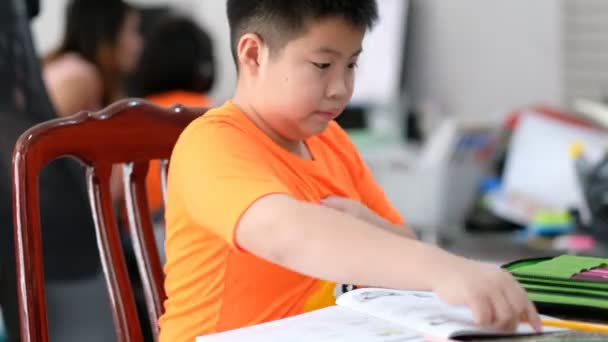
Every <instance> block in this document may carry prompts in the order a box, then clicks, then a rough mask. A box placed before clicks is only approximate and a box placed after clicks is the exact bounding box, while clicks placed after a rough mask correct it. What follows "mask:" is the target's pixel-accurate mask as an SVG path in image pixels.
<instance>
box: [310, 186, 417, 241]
mask: <svg viewBox="0 0 608 342" xmlns="http://www.w3.org/2000/svg"><path fill="white" fill-rule="evenodd" d="M321 205H324V206H326V207H329V208H333V209H336V210H338V211H342V212H344V213H347V214H350V215H352V216H354V217H357V218H359V219H361V220H363V221H366V222H368V223H371V224H373V225H374V226H377V227H379V228H382V229H384V230H387V231H390V232H392V233H395V234H398V235H401V236H405V237H408V238H412V239H415V238H416V234H415V233H414V232H413V231H412V230H411V229H410V228H408V227H407V226H406V225H405V224H403V223H401V224H394V223H392V222H390V221H388V220H387V219H385V218H384V217H382V216H380V215H378V214H376V213H375V212H374V211H373V210H371V209H370V208H368V207H367V206H365V204H363V203H361V202H359V201H355V200H352V199H350V198H346V197H340V196H329V197H327V198H325V199H323V200H321Z"/></svg>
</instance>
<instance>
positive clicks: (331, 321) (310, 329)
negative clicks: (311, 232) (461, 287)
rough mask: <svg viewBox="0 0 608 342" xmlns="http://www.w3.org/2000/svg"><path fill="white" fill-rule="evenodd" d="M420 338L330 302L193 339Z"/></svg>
mask: <svg viewBox="0 0 608 342" xmlns="http://www.w3.org/2000/svg"><path fill="white" fill-rule="evenodd" d="M239 341H247V342H262V341H263V342H273V341H276V342H284V341H290V342H300V341H302V342H304V341H307V342H308V341H320V342H324V341H327V342H351V341H353V342H364V341H365V342H367V341H369V342H422V341H424V339H423V337H422V335H420V334H418V333H416V332H414V331H411V330H409V329H407V328H405V327H403V326H400V325H397V324H394V323H390V322H387V321H384V320H381V319H378V318H374V317H371V316H369V315H366V314H362V313H359V312H357V311H353V310H350V309H348V308H343V307H338V306H332V307H328V308H325V309H321V310H317V311H312V312H309V313H305V314H302V315H298V316H293V317H289V318H285V319H282V320H278V321H273V322H268V323H264V324H259V325H255V326H251V327H247V328H242V329H237V330H232V331H227V332H223V333H219V334H212V335H207V336H202V337H198V338H197V339H196V342H239Z"/></svg>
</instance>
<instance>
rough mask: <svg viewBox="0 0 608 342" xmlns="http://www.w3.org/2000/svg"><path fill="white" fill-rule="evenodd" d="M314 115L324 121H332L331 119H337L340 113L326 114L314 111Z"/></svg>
mask: <svg viewBox="0 0 608 342" xmlns="http://www.w3.org/2000/svg"><path fill="white" fill-rule="evenodd" d="M315 114H316V115H318V116H320V117H322V118H324V119H327V120H333V119H335V118H337V117H338V116H339V115H340V112H338V111H329V112H326V111H316V112H315Z"/></svg>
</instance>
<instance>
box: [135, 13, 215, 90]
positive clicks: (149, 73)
mask: <svg viewBox="0 0 608 342" xmlns="http://www.w3.org/2000/svg"><path fill="white" fill-rule="evenodd" d="M138 75H139V77H140V79H141V83H142V84H141V85H142V91H143V95H144V96H148V95H151V94H155V93H162V92H166V91H171V90H188V91H194V92H200V93H207V92H209V91H210V90H211V88H212V87H213V83H214V80H215V63H214V56H213V42H212V40H211V37H210V36H209V34H207V32H205V31H204V30H203V29H201V28H200V27H199V26H198V25H197V24H196V23H195V22H194V21H193V20H191V19H189V18H186V17H181V16H176V15H170V16H168V17H166V18H164V19H163V20H162V21H160V22H159V23H158V24H157V25H156V26H155V27H154V28H153V29H152V31H151V32H150V34H149V35H148V36H147V37H146V41H145V46H144V50H143V52H142V56H141V59H140V62H139V71H138Z"/></svg>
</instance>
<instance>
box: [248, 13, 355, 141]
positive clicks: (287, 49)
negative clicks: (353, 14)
mask: <svg viewBox="0 0 608 342" xmlns="http://www.w3.org/2000/svg"><path fill="white" fill-rule="evenodd" d="M364 34H365V31H364V30H359V29H356V28H355V27H353V26H352V25H350V24H349V23H347V22H346V21H344V20H343V19H341V18H328V19H322V20H319V21H315V22H313V23H311V24H309V25H308V30H307V32H306V33H305V34H303V35H301V36H299V37H298V38H295V39H293V40H291V41H289V42H288V43H287V44H286V45H285V46H284V47H283V48H282V49H281V50H280V51H275V52H273V54H272V55H271V54H270V51H269V49H268V47H267V46H264V47H263V48H262V49H261V51H260V58H259V61H260V62H259V69H258V70H257V72H256V73H255V74H254V76H253V84H254V90H253V92H255V96H253V101H252V105H253V106H254V109H255V110H256V112H257V113H258V115H260V116H261V117H262V119H263V120H264V121H265V122H266V124H267V125H268V126H270V128H272V129H273V130H274V131H275V132H276V133H277V134H279V135H281V136H282V137H283V138H285V139H289V140H292V141H296V140H302V139H306V138H308V137H310V136H313V135H316V134H319V133H321V132H322V131H323V130H324V129H325V128H326V127H327V125H328V123H329V121H331V120H332V119H335V118H336V117H337V116H338V115H339V114H340V113H341V112H342V111H343V110H344V107H345V106H346V104H347V103H348V101H349V100H350V97H351V95H352V93H353V81H354V71H355V70H354V69H355V66H356V62H357V58H358V56H359V53H360V52H361V43H362V40H363V36H364Z"/></svg>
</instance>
